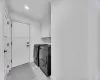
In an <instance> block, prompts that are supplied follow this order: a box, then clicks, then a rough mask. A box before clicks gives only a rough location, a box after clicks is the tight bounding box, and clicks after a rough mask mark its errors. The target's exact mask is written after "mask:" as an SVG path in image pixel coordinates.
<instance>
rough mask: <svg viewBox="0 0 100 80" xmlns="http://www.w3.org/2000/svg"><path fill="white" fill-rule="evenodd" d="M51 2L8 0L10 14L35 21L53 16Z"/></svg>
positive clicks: (46, 0)
mask: <svg viewBox="0 0 100 80" xmlns="http://www.w3.org/2000/svg"><path fill="white" fill-rule="evenodd" d="M49 1H50V0H6V5H7V7H8V11H9V13H11V12H13V13H16V14H18V15H21V16H23V17H27V18H29V19H33V20H43V19H44V18H45V17H47V16H50V14H51V4H50V2H49Z"/></svg>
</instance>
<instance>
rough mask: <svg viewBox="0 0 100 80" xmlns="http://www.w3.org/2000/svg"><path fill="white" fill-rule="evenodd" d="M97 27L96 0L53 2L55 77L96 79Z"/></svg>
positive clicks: (62, 78)
mask: <svg viewBox="0 0 100 80" xmlns="http://www.w3.org/2000/svg"><path fill="white" fill-rule="evenodd" d="M98 27H99V26H98V12H97V9H96V4H95V0H55V1H54V2H52V9H51V42H52V49H51V50H52V51H51V53H52V54H51V58H52V76H53V77H54V78H56V80H96V76H97V75H98V50H99V49H98V36H99V35H98V31H99V30H98Z"/></svg>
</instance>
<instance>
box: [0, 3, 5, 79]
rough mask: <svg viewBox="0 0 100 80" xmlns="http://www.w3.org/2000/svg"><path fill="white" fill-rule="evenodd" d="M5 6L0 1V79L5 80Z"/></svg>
mask: <svg viewBox="0 0 100 80" xmlns="http://www.w3.org/2000/svg"><path fill="white" fill-rule="evenodd" d="M3 8H4V2H1V1H0V80H4V54H3V50H4V49H3Z"/></svg>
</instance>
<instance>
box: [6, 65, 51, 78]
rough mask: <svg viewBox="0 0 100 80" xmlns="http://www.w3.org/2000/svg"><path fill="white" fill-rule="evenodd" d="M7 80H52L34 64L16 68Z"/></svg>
mask: <svg viewBox="0 0 100 80" xmlns="http://www.w3.org/2000/svg"><path fill="white" fill-rule="evenodd" d="M6 80H52V79H50V77H46V75H45V74H44V73H43V72H42V71H41V70H40V68H39V67H38V66H36V65H35V64H34V63H26V64H23V65H20V66H17V67H15V68H12V70H11V71H10V72H9V74H8V75H7V78H6Z"/></svg>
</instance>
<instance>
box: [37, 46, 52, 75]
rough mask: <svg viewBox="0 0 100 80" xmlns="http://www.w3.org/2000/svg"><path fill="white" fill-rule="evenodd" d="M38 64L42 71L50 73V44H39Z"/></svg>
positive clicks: (46, 73)
mask: <svg viewBox="0 0 100 80" xmlns="http://www.w3.org/2000/svg"><path fill="white" fill-rule="evenodd" d="M39 66H40V69H41V70H42V72H43V73H44V74H45V75H46V76H47V77H49V76H50V75H51V45H41V46H40V49H39Z"/></svg>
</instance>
